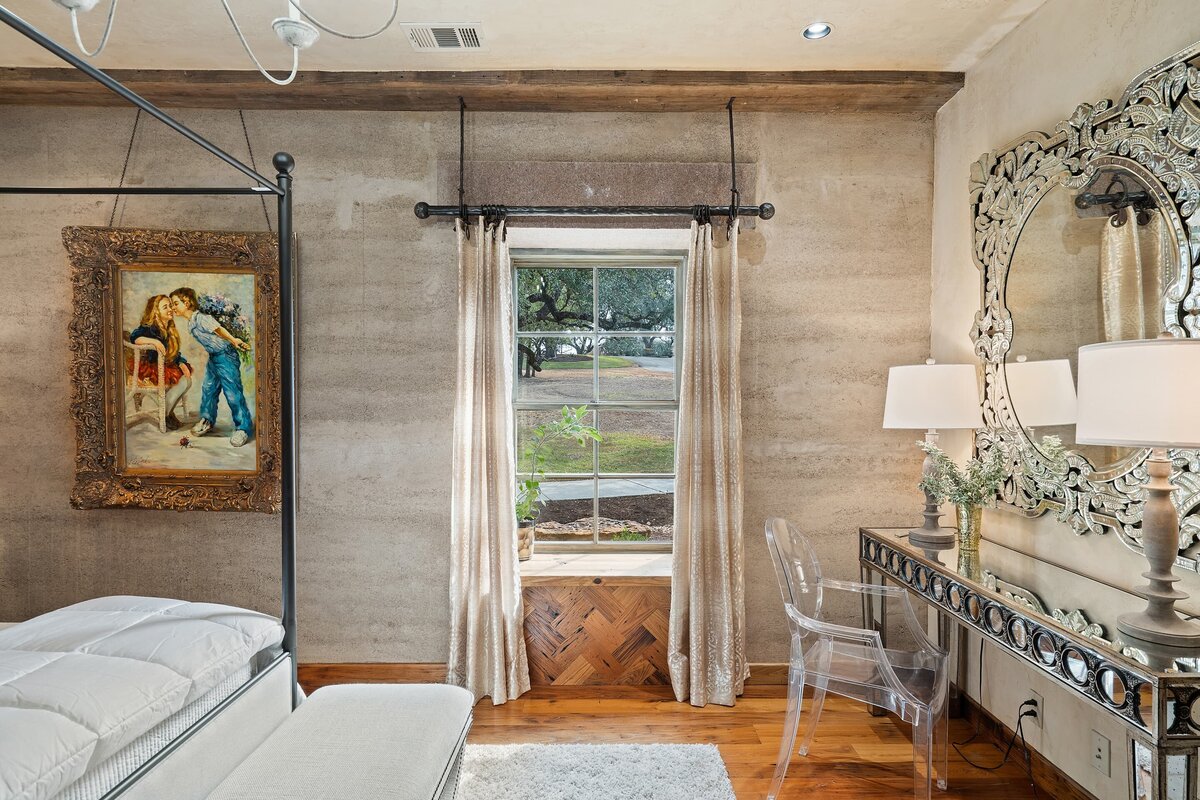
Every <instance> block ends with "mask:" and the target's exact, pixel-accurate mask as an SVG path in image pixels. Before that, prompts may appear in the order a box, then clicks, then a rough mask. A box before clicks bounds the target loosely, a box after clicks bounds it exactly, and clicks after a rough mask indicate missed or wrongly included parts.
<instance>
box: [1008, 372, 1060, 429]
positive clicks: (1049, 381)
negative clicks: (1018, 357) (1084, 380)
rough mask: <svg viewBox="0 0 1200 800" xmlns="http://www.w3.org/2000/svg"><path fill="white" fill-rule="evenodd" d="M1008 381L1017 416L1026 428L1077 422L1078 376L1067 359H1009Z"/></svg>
mask: <svg viewBox="0 0 1200 800" xmlns="http://www.w3.org/2000/svg"><path fill="white" fill-rule="evenodd" d="M1004 380H1005V382H1006V383H1007V384H1008V398H1009V401H1010V402H1011V403H1012V407H1013V410H1014V411H1016V412H1017V419H1018V420H1019V421H1020V423H1021V424H1022V425H1024V426H1025V427H1026V428H1038V427H1041V426H1043V425H1070V424H1071V423H1073V422H1074V421H1075V413H1076V408H1075V379H1074V378H1073V377H1071V362H1070V361H1067V360H1066V359H1065V358H1056V359H1053V360H1051V361H1006V362H1005V363H1004Z"/></svg>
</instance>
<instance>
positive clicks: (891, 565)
mask: <svg viewBox="0 0 1200 800" xmlns="http://www.w3.org/2000/svg"><path fill="white" fill-rule="evenodd" d="M888 569H890V570H891V571H892V572H893V573H897V572H899V571H900V554H899V553H892V555H891V556H890V557H889V558H888Z"/></svg>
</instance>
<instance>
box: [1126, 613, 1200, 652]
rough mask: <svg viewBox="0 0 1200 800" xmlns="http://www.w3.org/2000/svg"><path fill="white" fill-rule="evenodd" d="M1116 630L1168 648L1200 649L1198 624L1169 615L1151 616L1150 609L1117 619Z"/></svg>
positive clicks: (1199, 627) (1199, 625) (1199, 626)
mask: <svg viewBox="0 0 1200 800" xmlns="http://www.w3.org/2000/svg"><path fill="white" fill-rule="evenodd" d="M1117 630H1119V631H1121V633H1124V634H1126V635H1127V636H1132V637H1135V638H1137V639H1142V640H1145V641H1147V642H1153V643H1154V644H1163V645H1167V646H1168V647H1193V648H1194V647H1200V624H1197V623H1195V622H1193V621H1191V620H1186V619H1180V618H1179V616H1177V615H1176V614H1174V613H1172V614H1170V615H1161V614H1153V613H1152V612H1151V610H1150V609H1146V610H1145V611H1139V612H1137V613H1135V614H1122V615H1121V616H1119V617H1118V618H1117Z"/></svg>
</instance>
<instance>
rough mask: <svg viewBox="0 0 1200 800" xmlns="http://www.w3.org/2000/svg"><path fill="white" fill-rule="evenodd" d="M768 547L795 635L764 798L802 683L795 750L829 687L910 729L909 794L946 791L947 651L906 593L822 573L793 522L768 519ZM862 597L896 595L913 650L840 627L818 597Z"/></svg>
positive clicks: (791, 732)
mask: <svg viewBox="0 0 1200 800" xmlns="http://www.w3.org/2000/svg"><path fill="white" fill-rule="evenodd" d="M766 533H767V546H768V548H769V549H770V551H771V561H772V563H773V564H774V565H775V572H776V574H777V577H778V578H779V589H780V591H781V592H782V593H783V606H784V609H785V610H786V611H787V617H788V624H789V626H790V627H791V634H792V652H791V660H790V664H789V667H790V668H789V671H788V704H787V718H786V720H785V722H784V726H783V741H782V742H781V743H780V747H779V760H778V761H777V762H776V766H775V777H774V780H772V781H771V789H770V792H769V793H768V795H767V797H768V798H770V800H774V798H776V797H778V796H779V790H780V788H781V787H782V786H783V779H784V777H785V776H786V775H787V768H788V761H789V760H790V759H791V754H792V747H793V746H794V745H795V744H796V731H797V728H798V727H799V725H800V708H801V702H802V701H803V699H804V687H805V685H808V686H811V687H812V688H813V697H812V705H811V706H810V708H809V712H808V721H807V724H806V725H805V727H804V738H803V739H802V740H801V741H800V750H799V752H800V755H802V756H803V755H808V748H809V746H810V745H811V744H812V740H813V734H814V733H815V732H816V729H817V720H818V719H819V718H820V716H821V709H822V707H823V706H824V703H825V694H826V692H833V693H834V694H840V695H842V696H843V697H849V698H852V699H854V700H861V701H863V702H864V703H868V704H870V705H873V706H877V707H879V708H882V709H886V710H887V711H890V712H892V713H894V714H896V715H897V716H898V717H900V718H901V719H902V720H904V721H905V722H908V723H911V724H912V731H913V777H914V786H913V796H914V797H915V798H918V800H928V799H929V797H930V795H931V792H932V789H933V784H934V783H935V782H936V783H937V786H938V788H939V789H945V788H946V779H947V772H946V743H947V736H948V733H949V731H948V729H947V722H946V689H947V678H948V670H947V656H946V651H945V650H942V649H941V648H939V647H938V646H937V645H935V644H934V643H933V642H931V641H930V640H929V638H928V637H927V636H926V635H925V632H924V631H923V630H922V628H921V625H920V623H919V622H918V621H917V617H916V614H914V613H913V609H912V605H911V604H910V603H909V600H908V594H907V592H906V591H905V590H904V589H902V588H900V587H898V586H875V585H870V584H864V583H854V582H851V581H838V580H831V579H829V578H822V577H821V566H820V563H819V562H818V561H817V558H816V554H815V553H814V552H813V550H812V547H811V546H810V545H809V543H808V540H807V539H805V537H804V535H803V534H801V533H800V531H798V530H796V528H795V526H793V525H792V524H791V523H790V522H788V521H787V520H783V519H778V518H774V519H768V520H767V525H766ZM831 589H832V590H837V591H842V592H849V593H851V594H856V595H859V596H860V597H861V596H866V595H874V596H875V597H877V598H879V599H880V600H881V601H884V602H886V601H887V600H895V601H896V602H898V603H900V605H901V607H902V608H903V610H904V620H905V622H906V623H907V626H908V628H909V631H910V633H911V634H912V637H913V639H914V640H915V641H916V645H917V649H916V650H911V651H910V650H891V649H887V648H885V647H884V646H883V641H882V640H881V639H880V637H879V633H878V632H877V631H873V630H867V629H865V628H855V627H850V626H847V625H837V624H834V623H832V622H829V621H828V620H826V619H825V618H824V616H823V614H822V600H823V599H824V598H823V594H824V593H825V592H826V591H828V590H831Z"/></svg>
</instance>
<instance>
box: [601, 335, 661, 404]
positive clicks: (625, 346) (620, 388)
mask: <svg viewBox="0 0 1200 800" xmlns="http://www.w3.org/2000/svg"><path fill="white" fill-rule="evenodd" d="M600 352H601V353H602V355H601V358H600V399H601V400H674V399H675V338H674V337H673V336H635V337H629V336H619V337H608V338H605V339H601V340H600Z"/></svg>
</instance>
